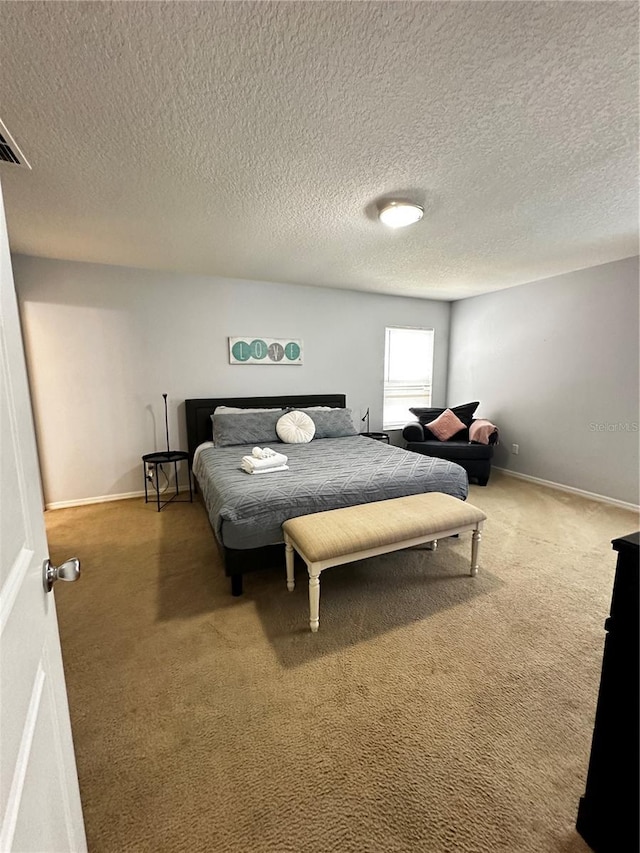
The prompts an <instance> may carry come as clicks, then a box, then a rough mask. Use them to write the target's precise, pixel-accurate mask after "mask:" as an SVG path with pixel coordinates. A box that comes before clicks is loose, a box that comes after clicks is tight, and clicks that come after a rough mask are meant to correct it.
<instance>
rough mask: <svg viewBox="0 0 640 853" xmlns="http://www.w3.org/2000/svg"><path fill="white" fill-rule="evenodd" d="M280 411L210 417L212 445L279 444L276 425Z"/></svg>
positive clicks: (281, 411)
mask: <svg viewBox="0 0 640 853" xmlns="http://www.w3.org/2000/svg"><path fill="white" fill-rule="evenodd" d="M282 413H283V410H282V409H272V410H271V411H268V412H245V413H242V414H239V413H238V414H222V415H218V414H216V413H215V412H214V413H213V414H212V415H211V421H212V423H213V443H214V444H215V446H216V447H229V446H230V445H232V444H272V443H274V442H276V441H277V442H279V441H280V439H279V438H278V434H277V433H276V424H277V423H278V419H279V418H280V417H281V416H282Z"/></svg>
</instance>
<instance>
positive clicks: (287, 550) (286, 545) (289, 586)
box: [284, 539, 296, 592]
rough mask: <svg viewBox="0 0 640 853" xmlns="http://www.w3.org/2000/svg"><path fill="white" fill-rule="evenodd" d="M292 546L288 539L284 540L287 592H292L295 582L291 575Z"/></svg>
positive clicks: (292, 574)
mask: <svg viewBox="0 0 640 853" xmlns="http://www.w3.org/2000/svg"><path fill="white" fill-rule="evenodd" d="M294 556H295V555H294V553H293V546H292V545H291V542H289V540H288V539H285V543H284V558H285V560H286V563H287V589H288V590H289V592H293V590H294V588H295V585H296V580H295V576H294V573H293V560H294Z"/></svg>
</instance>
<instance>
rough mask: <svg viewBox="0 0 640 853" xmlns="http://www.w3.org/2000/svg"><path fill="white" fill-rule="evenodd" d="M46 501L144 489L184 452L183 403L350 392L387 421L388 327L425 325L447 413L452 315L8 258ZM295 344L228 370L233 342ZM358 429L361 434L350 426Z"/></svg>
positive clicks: (359, 405)
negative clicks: (161, 457)
mask: <svg viewBox="0 0 640 853" xmlns="http://www.w3.org/2000/svg"><path fill="white" fill-rule="evenodd" d="M12 260H13V266H14V275H15V282H16V290H17V292H18V298H19V303H20V310H21V316H22V323H23V331H24V336H25V347H26V352H27V362H28V367H29V374H30V383H31V392H32V398H33V403H34V410H35V419H36V431H37V437H38V444H39V450H40V459H41V467H42V474H43V483H44V490H45V500H46V502H47V503H48V504H50V503H59V502H66V501H76V500H82V499H87V498H93V497H99V496H105V495H118V494H128V493H131V492H136V491H139V490H140V489H141V487H142V464H141V461H140V457H141V455H142V454H143V453H146V452H150V451H152V450H155V449H156V448H160V449H161V448H162V447H163V445H164V413H163V412H164V409H163V402H162V396H161V395H162V393H163V392H165V391H166V392H167V394H168V400H169V412H170V424H169V428H170V433H171V436H172V441H171V444H172V447H178V446H181V447H182V448H185V447H186V434H185V427H184V407H183V406H182V401H183V400H184V399H186V398H190V397H212V396H225V395H227V396H236V395H247V396H249V395H257V394H284V393H289V394H296V393H300V394H304V393H316V394H317V393H323V392H330V393H345V394H346V395H347V405H348V406H350V407H351V408H352V409H353V410H354V413H355V415H356V417H358V418H359V417H360V416H361V415H363V414H364V412H365V410H366V408H367V407H368V406H370V407H371V421H370V427H371V429H372V430H376V429H378V430H379V429H380V428H381V424H382V383H383V364H384V328H385V326H386V325H406V326H424V327H427V328H431V327H432V328H434V329H435V330H436V333H435V341H436V351H435V373H434V403H435V404H436V405H439V404H444V400H445V392H446V376H447V358H448V351H449V339H448V335H449V318H450V306H449V304H448V303H445V302H430V301H423V300H417V299H407V298H402V297H392V296H379V295H373V294H366V293H355V292H350V291H342V290H328V289H324V288H313V287H297V286H293V285H285V284H265V283H260V282H238V281H233V282H231V281H226V280H223V279H215V278H207V277H197V276H185V275H177V274H175V275H172V274H166V273H156V272H148V271H143V270H134V269H128V268H124V267H112V266H101V265H94V264H83V263H75V262H71V261H69V262H67V261H53V260H47V259H43V258H34V257H28V256H24V255H14V256H13V258H12ZM242 335H248V336H266V337H287V336H291V337H295V338H302V340H303V341H304V364H303V365H302V366H274V365H259V366H258V365H239V366H237V365H233V366H232V365H230V364H229V355H228V342H227V338H228V337H229V336H242ZM357 425H358V426H359V424H357Z"/></svg>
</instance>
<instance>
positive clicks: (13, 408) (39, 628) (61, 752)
mask: <svg viewBox="0 0 640 853" xmlns="http://www.w3.org/2000/svg"><path fill="white" fill-rule="evenodd" d="M47 557H48V551H47V539H46V534H45V527H44V518H43V514H42V498H41V488H40V473H39V469H38V462H37V454H36V442H35V434H34V428H33V419H32V415H31V402H30V399H29V390H28V386H27V374H26V369H25V361H24V351H23V347H22V337H21V333H20V322H19V318H18V308H17V302H16V295H15V289H14V284H13V273H12V271H11V260H10V256H9V242H8V239H7V227H6V221H5V216H4V208H3V205H2V191H1V189H0V788H1V791H0V795H1V796H0V809H1V811H0V820H1V821H2V823H1V824H0V851H1V853H7V851H25V853H26V851H28V853H54V851H55V853H66V851H73V853H80V851H84V850H86V849H87V844H86V840H85V833H84V824H83V821H82V811H81V807H80V792H79V789H78V777H77V773H76V763H75V757H74V754H73V742H72V740H71V726H70V723H69V708H68V705H67V694H66V690H65V684H64V673H63V669H62V657H61V654H60V640H59V637H58V623H57V620H56V609H55V602H54V599H53V592H49V593H46V592H45V589H44V585H43V581H42V565H43V562H44V560H45V559H46V558H47Z"/></svg>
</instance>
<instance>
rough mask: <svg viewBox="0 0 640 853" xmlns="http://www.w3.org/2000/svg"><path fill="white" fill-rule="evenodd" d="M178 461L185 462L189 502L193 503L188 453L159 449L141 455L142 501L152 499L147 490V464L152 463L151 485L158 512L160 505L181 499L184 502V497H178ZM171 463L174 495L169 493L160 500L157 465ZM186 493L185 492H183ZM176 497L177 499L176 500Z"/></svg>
mask: <svg viewBox="0 0 640 853" xmlns="http://www.w3.org/2000/svg"><path fill="white" fill-rule="evenodd" d="M178 462H186V463H187V479H188V481H189V503H193V489H192V488H191V465H190V464H189V454H188V453H187V452H186V451H184V450H160V451H157V452H156V453H145V454H144V456H143V457H142V467H143V469H144V502H145V503H149V500H153V495H152V496H151V498H149V492H148V489H147V483H148V480H147V466H148V465H153V467H154V472H153V485H154V487H155V493H156V494H155V499H156V503H157V506H158V512H160V510H161V509H162V507H164V506H166V505H167V504H168V503H171V502H172V501H176V503H182V502H183V501H184V502H185V503H186V502H187V499H186V498H179V497H178V495H180V486H179V484H178ZM165 464H167V465H173V477H174V480H175V484H176V493H175V495H171V497H170V498H169V499H168V500H166V501H163V502H162V503H161V502H160V483H159V482H158V466H160V468H161V469H162V466H163V465H165ZM183 494H186V492H183ZM176 499H177V500H176Z"/></svg>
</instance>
